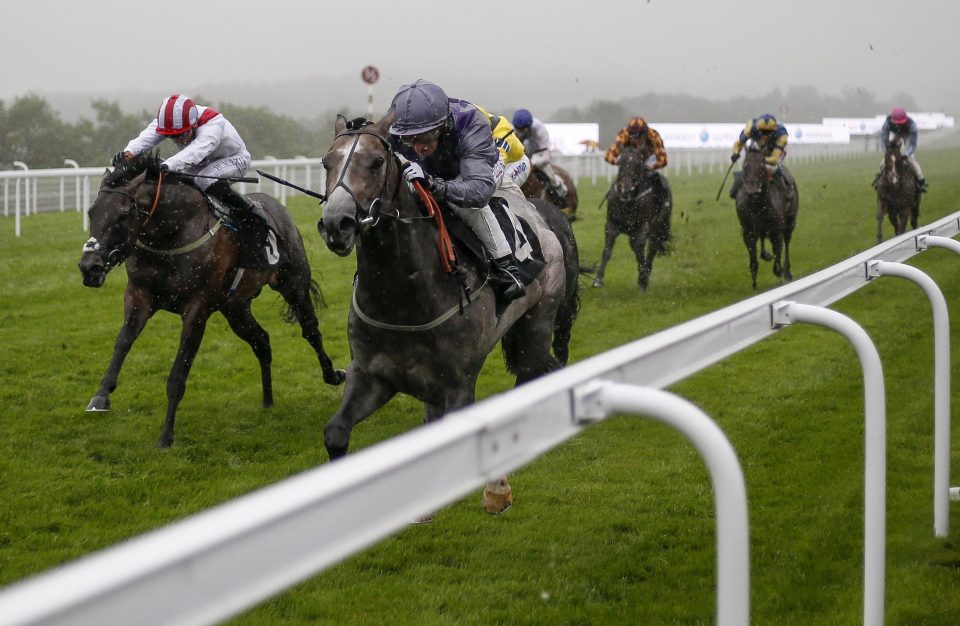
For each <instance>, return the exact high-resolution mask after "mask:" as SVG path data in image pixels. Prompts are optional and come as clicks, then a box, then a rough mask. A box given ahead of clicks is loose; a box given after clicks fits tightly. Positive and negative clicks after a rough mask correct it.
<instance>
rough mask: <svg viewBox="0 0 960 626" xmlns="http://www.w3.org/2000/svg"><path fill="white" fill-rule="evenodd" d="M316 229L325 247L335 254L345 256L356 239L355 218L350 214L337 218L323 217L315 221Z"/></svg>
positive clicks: (351, 248) (351, 249)
mask: <svg viewBox="0 0 960 626" xmlns="http://www.w3.org/2000/svg"><path fill="white" fill-rule="evenodd" d="M317 230H318V231H320V237H321V238H323V243H325V244H326V245H327V249H328V250H330V252H333V253H334V254H336V255H337V256H347V255H348V254H350V253H351V252H352V251H353V246H354V244H355V243H356V240H357V220H356V219H354V218H353V217H351V216H344V217H342V218H340V219H339V220H333V219H328V218H327V216H326V215H324V217H323V219H322V220H320V221H319V222H317Z"/></svg>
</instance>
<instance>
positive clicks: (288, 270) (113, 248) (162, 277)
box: [79, 153, 345, 447]
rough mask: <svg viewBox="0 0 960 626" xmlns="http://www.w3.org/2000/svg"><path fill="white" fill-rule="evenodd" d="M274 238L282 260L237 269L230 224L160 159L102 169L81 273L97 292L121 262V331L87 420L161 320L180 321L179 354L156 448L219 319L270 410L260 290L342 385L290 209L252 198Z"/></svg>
mask: <svg viewBox="0 0 960 626" xmlns="http://www.w3.org/2000/svg"><path fill="white" fill-rule="evenodd" d="M254 197H255V198H256V200H257V201H259V202H260V204H261V205H262V206H263V208H264V212H265V217H266V219H267V222H268V224H269V225H270V227H271V228H272V229H273V231H274V233H275V234H276V240H277V241H276V252H277V254H278V260H277V261H276V264H275V265H273V266H272V267H269V268H264V269H254V268H238V267H237V260H238V256H239V253H240V248H239V245H240V244H239V237H238V233H237V232H235V231H234V230H233V227H232V226H231V224H230V223H229V222H228V219H227V218H226V217H225V216H223V215H222V214H221V215H217V214H215V213H214V212H213V211H212V210H211V206H210V204H209V201H208V199H207V198H206V196H205V195H204V193H203V192H202V191H200V190H199V189H198V188H197V187H195V186H194V185H192V184H191V183H190V182H188V181H187V180H184V179H182V178H181V177H180V176H178V175H176V174H165V173H162V172H160V159H159V157H157V155H156V154H147V153H144V154H141V155H139V156H137V157H136V158H135V159H133V160H132V161H129V162H124V163H123V164H121V165H119V166H118V167H117V168H116V169H115V170H114V171H113V172H111V171H109V170H107V171H106V172H105V174H104V177H103V180H102V182H101V185H100V191H99V193H98V194H97V197H96V199H95V200H94V202H93V204H92V205H91V206H90V209H89V216H90V238H89V239H88V240H87V242H86V244H85V245H84V246H83V255H82V256H81V257H80V263H79V268H80V273H81V274H82V276H83V284H84V285H86V286H87V287H101V286H102V285H103V284H104V281H105V280H106V277H107V274H108V273H109V271H110V270H111V269H113V268H114V267H116V266H118V265H120V263H123V262H126V270H127V288H126V292H125V293H124V316H123V326H122V327H121V328H120V332H119V334H118V335H117V339H116V344H115V346H114V351H113V358H112V359H111V361H110V365H109V367H108V368H107V371H106V373H105V374H104V376H103V379H102V380H101V381H100V388H99V389H98V391H97V393H96V395H94V396H93V398H92V399H91V400H90V403H89V405H88V406H87V411H109V410H110V394H111V393H112V392H113V391H114V390H115V389H116V387H117V379H118V378H119V376H120V369H121V367H122V366H123V361H124V359H125V358H126V356H127V353H128V352H129V351H130V348H131V347H132V346H133V343H134V341H136V339H137V337H138V336H139V335H140V333H141V332H142V331H143V329H144V327H145V326H146V324H147V321H148V320H149V319H150V318H151V317H152V316H153V315H154V313H156V312H157V311H160V310H163V311H169V312H171V313H176V314H177V315H179V316H180V318H181V320H182V330H181V333H180V347H179V349H178V350H177V356H176V358H175V359H174V361H173V367H172V368H171V370H170V374H169V375H168V377H167V413H166V421H165V425H164V429H163V433H162V434H161V436H160V440H159V442H158V446H159V447H167V446H169V445H170V444H172V443H173V439H174V434H173V426H174V421H175V419H176V413H177V407H178V406H179V404H180V401H181V400H182V399H183V395H184V392H185V391H186V385H187V376H188V374H189V373H190V368H191V366H192V365H193V361H194V358H195V357H196V354H197V351H198V349H199V348H200V343H201V341H202V340H203V334H204V330H205V329H206V326H207V320H208V319H209V317H210V316H211V315H212V314H213V313H214V312H217V311H219V312H220V313H221V314H223V316H224V317H225V318H226V319H227V322H228V323H229V325H230V328H231V329H232V330H233V332H234V333H236V334H237V336H239V337H240V338H241V339H243V340H244V341H246V342H247V343H248V344H249V345H250V347H251V348H252V349H253V353H254V355H255V356H256V358H257V361H258V362H259V364H260V382H261V387H262V390H263V406H265V407H269V406H272V405H273V382H272V381H273V378H272V373H271V363H272V353H271V349H270V336H269V334H267V331H266V330H264V329H263V327H262V326H260V324H259V322H257V320H256V318H254V316H253V312H252V311H251V304H252V301H253V299H254V298H255V297H257V295H259V294H260V291H261V289H262V288H263V286H264V285H269V286H270V287H271V288H272V289H274V290H276V291H278V292H280V294H281V295H282V296H283V299H284V300H285V301H286V305H287V306H286V311H285V314H284V319H285V321H287V322H293V321H294V320H296V321H298V322H299V323H300V327H301V329H302V331H303V337H304V338H305V339H306V340H307V341H308V342H309V343H310V345H311V346H312V347H313V349H314V351H315V352H316V353H317V358H318V359H319V361H320V367H321V369H322V370H323V380H324V382H326V383H328V384H331V385H338V384H340V383H342V382H343V381H344V376H345V374H344V371H343V370H338V369H334V367H333V362H332V361H331V360H330V357H329V356H327V353H326V352H325V351H324V349H323V338H322V336H321V334H320V330H319V325H318V321H317V315H316V309H315V307H316V306H317V305H318V304H320V303H321V298H320V289H319V287H318V286H317V283H316V282H314V281H313V279H312V278H311V274H310V264H309V262H308V260H307V253H306V250H305V249H304V247H303V240H302V239H301V237H300V232H299V231H298V230H297V228H296V226H295V225H294V223H293V220H292V219H291V218H290V215H289V213H287V210H286V209H285V208H284V207H283V205H281V204H280V203H279V202H277V201H276V200H275V199H274V198H273V197H271V196H268V195H266V194H254Z"/></svg>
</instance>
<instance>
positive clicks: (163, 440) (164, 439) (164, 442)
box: [157, 435, 173, 449]
mask: <svg viewBox="0 0 960 626" xmlns="http://www.w3.org/2000/svg"><path fill="white" fill-rule="evenodd" d="M172 445H173V435H161V436H160V440H159V441H157V447H158V448H160V449H163V448H169V447H170V446H172Z"/></svg>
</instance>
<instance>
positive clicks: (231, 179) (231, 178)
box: [176, 172, 260, 185]
mask: <svg viewBox="0 0 960 626" xmlns="http://www.w3.org/2000/svg"><path fill="white" fill-rule="evenodd" d="M176 174H177V176H189V177H190V178H210V179H212V180H225V181H227V182H231V183H253V184H254V185H256V184H257V183H259V182H260V179H258V178H249V177H246V176H204V175H203V174H188V173H187V172H176Z"/></svg>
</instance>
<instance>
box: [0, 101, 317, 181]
mask: <svg viewBox="0 0 960 626" xmlns="http://www.w3.org/2000/svg"><path fill="white" fill-rule="evenodd" d="M194 101H195V102H199V103H204V104H205V103H207V102H209V101H208V100H205V99H203V98H194ZM210 106H213V107H214V108H215V109H216V110H218V111H220V112H221V113H223V114H224V115H225V116H226V117H227V119H229V120H230V122H231V123H232V124H233V125H234V126H236V128H237V130H238V131H239V132H240V136H241V137H243V140H244V142H245V143H246V144H247V149H248V150H249V151H250V154H251V155H253V158H255V159H262V158H263V157H265V156H267V155H270V156H275V157H277V158H278V159H285V158H293V157H295V156H298V155H304V156H318V155H322V154H323V153H324V152H326V149H327V147H328V146H329V145H330V141H331V140H332V139H333V124H334V120H335V118H336V115H335V113H334V112H330V113H329V114H325V115H321V116H319V117H317V118H316V119H315V120H313V121H297V120H294V119H293V118H291V117H287V116H285V115H280V114H277V113H274V112H272V111H270V110H269V109H268V108H266V107H250V106H240V105H235V104H229V103H225V102H223V103H217V104H211V105H210ZM91 107H92V108H93V111H94V117H95V119H94V120H93V121H91V120H88V119H86V118H81V119H80V120H79V121H77V122H76V123H73V124H70V123H66V122H64V121H63V120H62V119H61V118H60V115H59V114H58V113H57V112H56V111H55V110H54V109H53V108H52V107H51V106H50V105H49V104H48V103H47V101H46V100H44V99H43V98H42V97H40V96H37V95H26V96H21V97H17V98H15V99H14V100H13V102H12V103H10V104H9V105H8V104H7V103H5V102H4V101H2V100H0V170H9V169H13V162H14V161H22V162H24V163H26V164H27V166H28V167H30V168H31V169H34V168H57V167H64V159H73V160H75V161H77V162H78V163H79V164H80V166H81V167H95V166H100V165H104V166H105V165H107V164H108V163H110V159H111V158H112V157H113V155H114V154H116V153H117V151H119V150H122V149H123V147H124V146H126V145H127V142H128V141H130V139H132V138H134V137H136V136H137V135H138V134H139V133H140V131H142V130H143V129H144V127H145V126H146V125H147V124H149V123H150V120H151V119H153V118H154V117H155V116H156V114H157V113H156V111H155V110H154V111H147V110H144V111H141V112H139V113H132V114H131V113H125V112H123V111H122V110H120V105H119V104H117V103H116V102H108V101H106V100H95V101H93V102H92V103H91ZM167 144H170V145H167ZM161 146H162V148H161V152H162V153H167V154H170V153H172V152H173V150H174V149H175V148H174V147H173V145H172V143H171V142H164V143H163V144H161Z"/></svg>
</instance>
